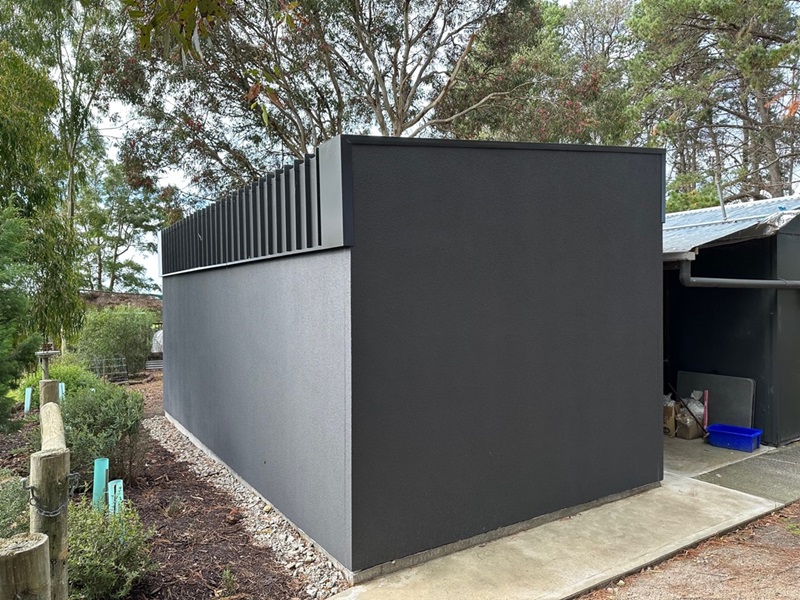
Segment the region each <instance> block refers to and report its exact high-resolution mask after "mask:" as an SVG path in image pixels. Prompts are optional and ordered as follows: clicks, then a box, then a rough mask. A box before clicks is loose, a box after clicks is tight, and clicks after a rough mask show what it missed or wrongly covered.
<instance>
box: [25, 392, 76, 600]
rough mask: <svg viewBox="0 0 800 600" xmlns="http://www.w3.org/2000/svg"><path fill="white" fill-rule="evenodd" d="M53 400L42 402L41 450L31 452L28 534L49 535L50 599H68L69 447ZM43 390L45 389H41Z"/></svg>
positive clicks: (56, 404)
mask: <svg viewBox="0 0 800 600" xmlns="http://www.w3.org/2000/svg"><path fill="white" fill-rule="evenodd" d="M53 383H55V384H56V385H55V386H54V389H55V391H56V402H48V403H45V404H42V406H41V411H40V413H39V421H40V424H41V428H42V449H41V450H40V451H39V452H35V453H34V454H31V474H30V478H29V480H28V485H29V486H30V487H31V488H32V489H31V493H32V494H33V502H32V504H31V527H30V530H31V533H45V534H47V537H48V538H49V553H50V580H51V588H52V600H67V597H68V595H69V588H68V585H67V512H68V510H69V496H70V489H69V488H70V484H69V450H68V449H67V447H66V444H65V439H64V423H63V421H62V418H61V407H60V406H59V405H58V401H57V398H58V382H57V381H54V382H53ZM41 389H42V391H44V388H41Z"/></svg>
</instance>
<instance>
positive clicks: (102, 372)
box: [91, 356, 128, 383]
mask: <svg viewBox="0 0 800 600" xmlns="http://www.w3.org/2000/svg"><path fill="white" fill-rule="evenodd" d="M91 368H92V371H93V372H94V374H95V375H97V376H98V377H102V378H103V379H105V380H106V381H111V382H113V383H125V382H127V381H128V364H127V363H126V362H125V358H124V357H122V356H120V357H117V358H94V359H92V365H91Z"/></svg>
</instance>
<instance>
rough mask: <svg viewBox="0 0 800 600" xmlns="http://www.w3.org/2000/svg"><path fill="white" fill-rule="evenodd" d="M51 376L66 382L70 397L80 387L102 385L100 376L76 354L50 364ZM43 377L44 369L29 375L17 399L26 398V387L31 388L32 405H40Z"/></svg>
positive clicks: (23, 381)
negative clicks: (88, 367) (40, 385)
mask: <svg viewBox="0 0 800 600" xmlns="http://www.w3.org/2000/svg"><path fill="white" fill-rule="evenodd" d="M50 377H51V378H52V379H57V380H58V381H61V382H62V383H63V384H64V393H65V395H66V397H67V398H69V397H70V396H71V395H72V394H73V393H74V392H76V391H78V390H80V389H90V388H96V387H97V386H98V385H100V383H101V381H100V378H99V377H97V375H95V374H94V373H92V372H91V371H89V370H88V369H86V367H85V366H84V365H83V363H82V362H81V361H80V359H79V358H78V357H77V356H76V355H74V354H67V355H65V356H62V357H60V358H58V359H57V360H56V361H55V362H54V363H53V364H52V365H51V366H50ZM41 379H42V371H41V369H39V370H38V371H36V373H31V374H29V375H27V376H26V377H25V378H24V379H23V380H22V383H20V386H19V388H18V389H17V400H18V401H19V402H23V401H24V400H25V388H28V387H29V388H31V390H32V393H31V406H39V381H40V380H41Z"/></svg>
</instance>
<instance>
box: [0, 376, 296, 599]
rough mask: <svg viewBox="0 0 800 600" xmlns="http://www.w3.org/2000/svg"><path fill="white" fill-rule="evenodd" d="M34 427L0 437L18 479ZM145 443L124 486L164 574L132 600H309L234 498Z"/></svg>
mask: <svg viewBox="0 0 800 600" xmlns="http://www.w3.org/2000/svg"><path fill="white" fill-rule="evenodd" d="M148 383H150V382H148ZM152 383H153V385H152V388H153V389H152V392H151V390H150V389H147V387H149V386H146V384H145V385H144V386H142V387H145V389H141V390H140V391H142V392H143V393H144V395H145V397H146V404H147V409H148V410H147V412H149V413H150V414H158V412H159V409H160V393H158V392H160V390H159V389H158V388H159V387H160V383H161V382H160V377H159V378H158V381H156V382H152ZM132 387H134V388H135V387H136V386H132ZM148 392H151V393H152V396H153V397H152V398H148V396H150V395H151V394H149V393H148ZM147 401H149V402H147ZM22 417H23V415H22V413H21V412H20V413H18V414H16V415H15V418H16V419H17V420H22ZM36 427H38V422H36V421H34V420H32V419H28V420H26V421H25V422H24V424H23V426H22V428H21V429H20V430H18V431H13V432H9V433H0V467H4V468H7V469H10V470H11V471H13V472H14V473H16V474H17V475H19V476H23V477H24V476H26V475H27V474H28V471H29V461H30V453H31V452H32V447H31V445H30V444H31V441H32V439H33V435H34V434H35V431H34V430H35V428H36ZM142 435H143V436H144V439H143V440H142V441H143V444H144V445H145V448H146V450H145V461H144V466H143V468H142V469H141V471H140V474H139V477H138V478H137V480H136V481H132V482H128V481H126V482H125V496H126V498H128V499H129V500H131V501H132V503H133V505H134V506H135V507H136V509H137V510H138V511H139V514H140V516H141V519H142V521H143V523H144V524H145V525H146V526H148V527H151V528H153V530H154V532H155V534H154V537H153V546H152V558H153V559H154V560H155V561H156V562H157V564H158V568H157V570H156V571H154V572H153V573H151V574H149V575H148V576H147V577H146V578H145V579H144V580H143V581H142V582H141V583H140V584H139V585H138V586H137V587H136V588H135V589H134V591H133V592H132V594H131V595H130V597H129V598H130V600H156V599H158V600H162V599H163V600H197V599H201V598H222V599H224V598H227V599H228V600H248V599H252V600H255V599H270V600H291V599H298V598H305V597H307V596H306V594H305V593H304V592H303V587H304V582H303V581H302V580H301V579H298V578H293V577H292V576H291V575H290V573H289V572H288V571H286V570H285V569H284V568H283V567H282V566H280V565H279V564H278V563H277V562H276V561H275V559H274V557H273V554H272V551H271V550H269V549H268V548H263V547H260V546H256V545H254V544H253V540H252V537H251V535H250V534H249V533H248V532H247V531H246V530H245V529H244V527H243V525H244V524H243V523H242V522H241V518H242V516H241V513H240V512H239V510H238V509H237V508H236V507H235V505H234V502H233V501H232V499H231V497H230V495H229V494H228V493H226V492H225V491H223V490H219V489H217V488H215V487H214V486H212V485H211V484H210V483H208V482H206V481H204V480H203V479H202V478H201V477H199V476H198V475H196V474H195V473H194V472H193V471H192V470H191V469H190V468H189V466H188V465H187V464H186V463H184V462H179V461H177V460H176V459H175V458H174V457H173V455H172V454H171V453H169V452H168V451H167V450H165V449H164V448H163V447H162V446H161V445H160V444H159V443H158V442H156V441H155V440H153V439H152V438H150V436H149V435H148V434H147V432H146V431H144V430H143V431H142Z"/></svg>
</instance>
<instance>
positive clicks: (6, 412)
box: [0, 392, 22, 433]
mask: <svg viewBox="0 0 800 600" xmlns="http://www.w3.org/2000/svg"><path fill="white" fill-rule="evenodd" d="M16 406H17V399H16V396H14V395H13V394H12V392H9V393H7V394H5V395H3V396H0V433H7V432H9V431H15V430H17V429H19V428H20V427H21V426H22V421H14V420H13V419H12V418H11V414H12V413H13V412H14V408H16Z"/></svg>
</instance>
